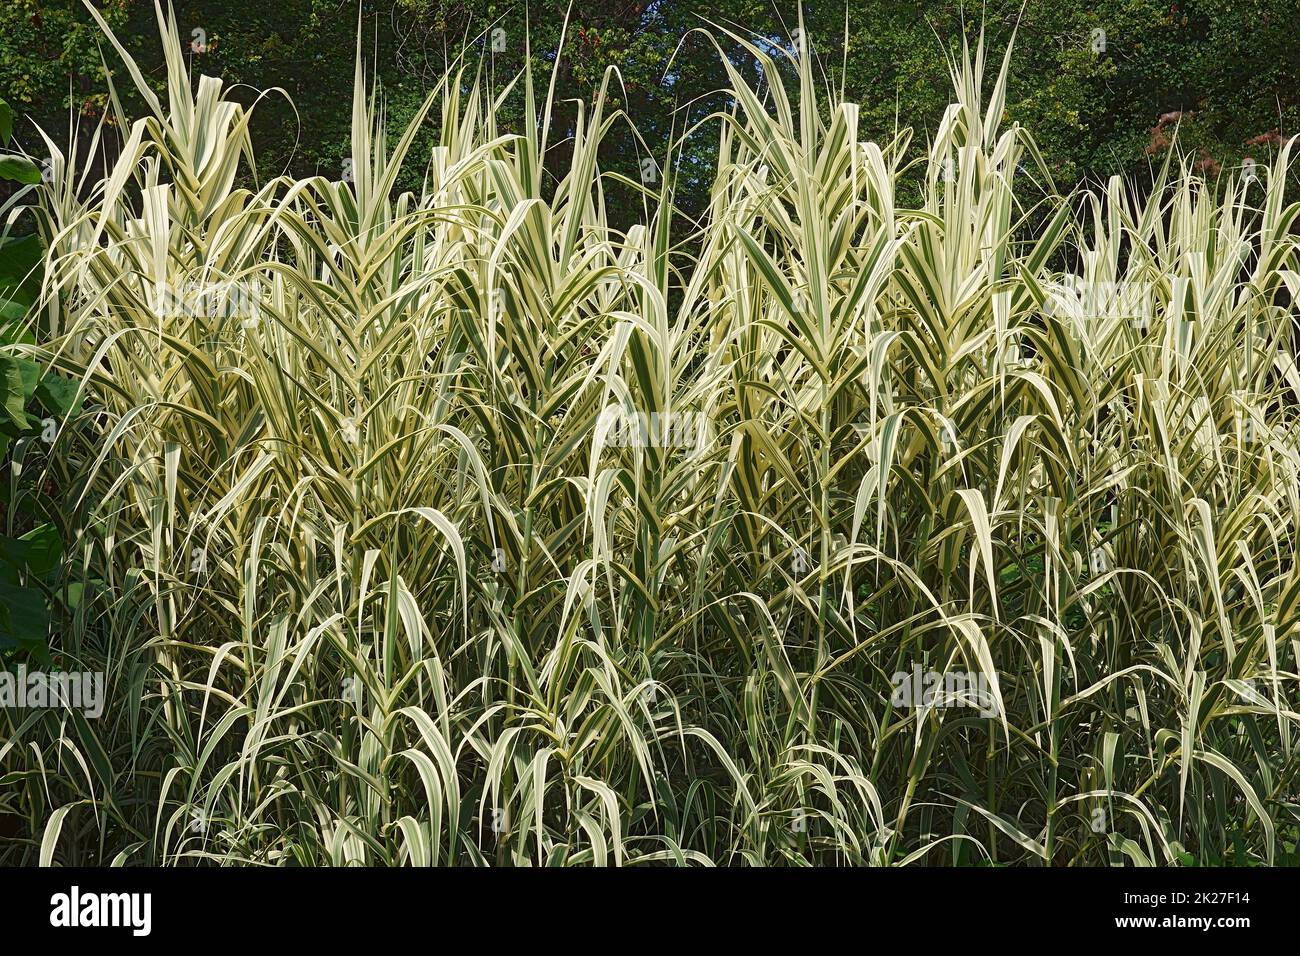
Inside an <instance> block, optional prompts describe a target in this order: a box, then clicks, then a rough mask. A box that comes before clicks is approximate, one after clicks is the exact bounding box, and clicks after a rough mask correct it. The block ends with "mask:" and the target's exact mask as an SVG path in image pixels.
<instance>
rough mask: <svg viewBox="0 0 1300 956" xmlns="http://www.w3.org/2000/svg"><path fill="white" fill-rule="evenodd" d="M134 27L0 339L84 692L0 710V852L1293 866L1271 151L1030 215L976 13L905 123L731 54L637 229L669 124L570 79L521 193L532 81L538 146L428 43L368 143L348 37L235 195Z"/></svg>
mask: <svg viewBox="0 0 1300 956" xmlns="http://www.w3.org/2000/svg"><path fill="white" fill-rule="evenodd" d="M160 23H161V25H162V28H163V33H164V35H165V37H166V38H167V39H166V40H165V42H166V44H167V56H168V64H169V74H168V84H169V85H168V96H167V98H166V101H165V102H163V101H159V100H158V99H156V98H155V97H154V96H153V94H152V93H150V92H149V90H148V87H147V85H146V84H145V83H144V81H143V78H142V77H140V76H139V75H138V73H136V72H134V68H133V66H132V64H130V63H129V62H128V64H127V66H128V70H131V71H132V76H133V78H134V80H135V82H136V83H137V85H138V86H139V90H140V95H141V96H143V97H144V99H145V100H146V102H147V104H148V108H149V113H148V115H146V116H145V117H144V118H143V119H139V120H136V121H134V122H132V121H130V120H128V119H127V118H126V117H122V118H121V126H120V128H121V131H122V135H123V139H124V143H123V146H122V150H121V154H120V156H119V157H118V158H117V160H116V161H115V163H114V164H113V166H112V168H111V169H110V170H109V171H108V174H107V175H106V177H105V178H104V179H103V180H101V181H96V182H86V181H84V179H85V177H79V176H78V175H77V171H76V170H74V169H71V168H69V166H68V165H67V163H66V161H65V160H64V158H63V153H62V152H60V151H59V150H58V149H57V148H56V146H55V144H54V143H52V142H51V143H50V144H49V147H50V150H51V152H52V154H53V155H54V157H55V159H54V164H53V166H54V177H53V183H52V185H50V186H49V187H42V188H41V189H40V190H39V193H40V200H39V207H38V208H37V210H36V215H37V217H38V219H39V226H40V229H41V231H42V234H43V235H44V237H45V239H46V241H47V244H48V255H47V258H46V264H45V265H46V272H47V274H46V280H45V287H44V296H43V302H44V304H45V314H46V318H47V323H46V324H47V325H48V327H49V332H48V334H46V335H43V336H42V337H41V338H40V340H39V341H37V342H36V343H34V344H29V345H24V346H18V347H17V348H19V349H20V350H22V351H23V353H24V354H26V355H28V356H34V357H37V358H39V359H40V360H41V361H43V362H45V363H47V364H49V365H51V366H52V367H54V368H55V369H57V370H59V371H60V372H62V373H63V374H66V375H69V376H72V377H74V378H75V379H76V380H77V381H78V382H80V384H81V389H82V402H81V407H80V411H79V412H78V413H77V415H76V416H75V417H73V418H70V419H69V420H66V421H63V422H61V423H59V430H58V435H57V438H56V440H55V441H54V442H53V444H52V445H50V446H48V449H43V450H40V452H39V454H40V455H41V456H43V457H41V458H40V459H39V462H37V463H36V464H33V463H32V462H31V461H29V462H28V463H27V466H26V467H28V468H33V467H41V468H47V469H48V470H49V471H50V474H51V475H52V476H53V477H54V478H55V479H57V480H55V481H54V484H55V485H57V487H59V488H60V489H61V493H62V494H64V495H65V496H66V523H67V529H66V530H67V533H68V534H69V535H71V536H73V537H74V539H75V545H74V546H73V547H71V548H70V549H69V560H70V561H71V562H72V566H73V567H74V569H75V570H76V573H77V575H78V576H79V578H80V579H81V580H84V581H85V582H86V591H85V597H84V598H83V600H82V601H81V602H80V603H79V604H78V607H77V613H76V614H75V615H73V616H71V617H70V618H69V620H68V621H67V622H66V626H65V627H64V628H63V629H62V630H61V631H60V632H59V633H57V634H55V635H54V636H53V637H52V639H51V646H52V649H53V650H54V652H55V653H56V654H57V656H58V657H59V659H60V660H62V661H63V662H64V664H65V666H66V667H68V668H72V667H76V668H78V669H84V670H102V671H104V672H105V674H106V677H107V685H108V695H109V697H108V703H107V706H106V707H105V710H104V713H103V715H102V716H101V717H100V718H99V719H98V720H86V719H83V718H81V717H80V716H79V715H75V716H74V715H70V714H69V713H68V712H67V711H59V710H53V711H50V710H47V711H23V710H8V711H3V712H0V782H2V783H3V787H0V814H5V815H8V816H9V818H10V819H17V820H19V821H21V829H22V831H23V833H24V836H22V837H20V838H18V839H15V840H13V841H10V842H9V843H8V844H7V845H6V846H5V847H4V848H3V849H0V861H3V862H7V863H16V862H26V863H35V862H37V861H38V860H53V861H57V862H68V863H71V862H82V863H87V862H91V863H110V862H114V863H127V864H140V863H149V864H172V863H189V862H195V861H214V862H221V863H226V864H237V863H259V864H285V863H302V864H323V863H333V864H344V863H367V864H430V863H433V864H447V863H457V864H485V863H493V864H528V865H554V864H591V863H595V864H602V863H621V864H634V863H648V862H665V863H687V864H718V865H723V864H777V863H791V864H805V863H819V864H826V863H846V864H943V863H954V862H955V863H963V864H984V863H997V864H1006V863H1022V864H1023V863H1031V864H1046V863H1052V864H1089V865H1097V864H1108V863H1140V864H1145V863H1154V864H1179V863H1189V862H1193V861H1196V862H1202V863H1204V862H1239V863H1247V862H1249V863H1256V862H1261V863H1268V862H1282V861H1283V860H1285V859H1286V858H1287V856H1288V854H1289V853H1291V852H1293V850H1294V842H1295V840H1296V828H1297V820H1298V819H1300V784H1298V783H1297V769H1298V767H1300V764H1298V763H1297V760H1296V756H1297V746H1298V741H1297V739H1296V734H1297V732H1298V731H1297V721H1300V715H1298V714H1297V713H1296V709H1295V704H1296V698H1297V695H1298V694H1300V686H1298V683H1297V654H1298V651H1300V631H1298V630H1297V605H1298V604H1300V569H1298V568H1297V566H1296V562H1295V551H1296V539H1297V532H1298V530H1300V527H1298V523H1300V475H1298V472H1300V431H1298V430H1297V427H1296V424H1297V422H1296V419H1297V396H1298V395H1300V370H1298V369H1297V366H1296V346H1295V342H1296V337H1295V329H1296V322H1297V309H1296V305H1295V302H1296V299H1297V296H1298V295H1300V241H1298V239H1297V236H1296V232H1295V228H1294V225H1295V222H1296V218H1297V215H1298V214H1300V208H1298V207H1297V206H1295V205H1292V206H1286V205H1285V204H1284V201H1283V196H1284V190H1285V186H1286V181H1287V177H1288V175H1289V171H1290V156H1291V154H1290V145H1289V144H1288V145H1287V146H1286V148H1284V149H1283V150H1282V151H1281V153H1280V155H1278V156H1277V158H1276V161H1275V162H1274V163H1273V164H1272V166H1271V168H1263V166H1262V164H1261V168H1260V169H1259V170H1258V171H1257V172H1256V171H1254V170H1252V171H1251V173H1250V174H1249V175H1240V174H1233V175H1225V177H1224V178H1223V179H1222V180H1221V181H1217V182H1211V183H1207V182H1204V181H1202V180H1201V179H1200V178H1198V177H1197V176H1195V175H1193V174H1192V172H1191V170H1190V166H1187V165H1183V166H1180V165H1178V163H1177V162H1172V163H1171V164H1170V165H1169V166H1167V167H1166V168H1164V169H1162V170H1158V171H1157V175H1156V178H1155V183H1154V186H1153V187H1151V188H1149V189H1144V190H1142V191H1140V192H1139V191H1138V190H1137V189H1135V188H1132V187H1130V186H1129V185H1127V184H1125V183H1123V182H1120V181H1118V180H1113V181H1111V182H1109V183H1107V184H1105V186H1104V187H1103V188H1099V189H1097V190H1096V191H1081V192H1079V193H1078V194H1076V195H1073V196H1070V197H1057V196H1054V195H1044V194H1043V193H1042V192H1041V190H1036V189H1035V186H1034V183H1035V172H1036V169H1037V167H1038V162H1039V160H1038V157H1037V153H1036V150H1035V148H1034V145H1033V141H1032V139H1031V138H1030V137H1029V136H1028V134H1027V133H1026V131H1025V130H1023V129H1020V128H1018V127H1011V128H1006V129H1004V128H1002V125H1001V118H1002V115H1003V96H1004V90H1005V77H1006V65H1005V62H1004V64H1003V66H1002V69H1001V71H1000V72H999V74H998V75H997V76H996V78H994V79H992V80H991V82H987V83H985V82H982V78H983V76H984V73H985V70H984V53H983V49H982V46H981V48H980V49H978V50H976V51H975V52H974V53H973V54H971V55H967V56H966V57H965V58H964V59H963V60H961V61H959V62H956V63H954V65H953V82H954V102H953V103H952V105H951V106H950V107H949V108H948V110H947V111H946V113H945V114H944V116H943V119H942V122H941V123H940V125H939V126H938V127H937V129H936V131H935V132H934V134H933V139H932V142H931V143H930V144H929V147H928V149H924V150H922V149H920V148H918V147H916V146H914V145H913V144H912V143H911V137H910V134H908V133H906V132H904V133H902V134H900V135H899V136H898V137H897V138H896V139H895V140H894V141H892V142H889V143H885V144H876V143H870V142H860V141H859V139H858V133H857V129H856V121H857V115H858V113H857V107H856V106H855V105H854V104H852V103H845V102H840V101H839V100H838V99H836V98H834V95H833V93H832V94H828V93H827V92H826V91H825V90H823V89H821V88H820V87H819V86H818V85H817V84H815V82H814V71H813V67H812V65H810V63H809V62H808V59H807V57H805V56H800V55H794V56H792V57H791V60H792V65H793V68H794V70H795V71H796V74H797V78H798V89H797V90H796V89H790V90H786V89H784V88H783V87H782V85H781V81H780V77H781V75H782V74H781V71H780V70H778V69H777V67H776V65H775V64H773V63H772V62H771V60H770V58H769V57H770V56H780V55H782V54H780V53H779V52H773V51H771V50H769V49H768V48H767V47H763V46H756V45H748V47H747V48H748V50H749V51H750V53H752V55H753V56H754V57H755V58H757V59H758V61H759V62H760V63H762V64H763V65H764V69H763V76H764V77H765V83H764V89H763V93H762V94H758V93H755V92H754V91H753V90H752V89H751V87H750V85H748V83H747V81H746V80H745V79H744V78H742V77H741V76H740V75H738V74H736V73H735V72H734V71H733V72H732V74H731V78H732V82H733V88H732V90H731V94H732V95H733V96H734V102H735V108H734V110H733V111H732V112H730V113H728V114H727V115H722V116H715V117H711V118H709V119H708V120H707V121H706V122H704V123H702V124H701V125H700V126H699V127H697V128H694V129H692V130H690V131H689V133H688V135H693V136H703V135H711V136H718V137H720V143H721V148H720V157H721V158H720V160H719V166H718V169H717V170H716V174H715V178H714V181H713V186H712V194H711V195H712V199H711V203H710V208H709V211H708V215H707V217H706V218H705V219H704V220H703V221H702V222H700V223H699V224H698V228H695V226H692V227H691V228H690V229H688V230H687V231H689V232H691V236H690V239H689V241H687V242H684V243H683V242H677V241H675V240H674V238H673V237H675V236H679V235H680V234H681V230H679V229H677V228H676V224H675V223H674V222H673V219H672V217H673V201H672V200H673V179H674V173H673V166H674V164H673V157H672V156H668V157H661V158H660V161H659V171H660V175H658V176H656V177H651V178H653V180H654V182H653V183H652V184H650V185H644V184H641V183H625V182H620V183H618V184H615V183H614V182H613V180H612V178H610V177H607V176H605V175H603V174H602V172H601V170H600V169H599V168H598V166H597V163H596V154H597V147H598V145H599V143H600V142H601V140H602V137H606V136H607V135H610V134H611V130H613V129H615V128H618V129H620V130H621V129H622V128H623V127H622V125H621V124H622V122H623V119H624V118H622V117H619V116H617V115H611V113H610V111H608V110H607V109H606V107H605V96H604V90H603V89H602V90H601V91H599V92H598V93H597V95H596V97H595V98H594V102H593V103H592V104H591V105H590V106H589V107H587V108H585V109H584V110H583V111H582V113H581V116H580V120H579V122H578V124H577V126H576V128H575V129H573V130H572V142H571V144H570V145H571V147H572V164H571V166H570V167H569V169H568V170H567V172H566V174H565V176H564V177H563V179H562V180H560V181H559V182H554V183H553V182H547V181H546V180H545V177H544V175H543V164H542V157H543V155H544V152H545V151H546V149H547V146H548V144H553V140H554V139H555V138H556V136H557V134H556V132H555V131H554V130H552V129H550V128H549V125H548V119H547V118H548V117H549V116H550V115H551V110H550V107H551V102H550V98H549V97H546V96H543V95H542V91H540V90H535V89H534V85H533V78H532V77H531V76H529V75H525V76H522V77H520V78H518V80H517V81H516V83H517V84H518V85H520V86H522V88H523V90H524V94H525V96H526V98H527V102H528V112H529V114H530V115H532V114H534V113H535V114H536V115H538V116H539V117H540V122H539V124H538V125H537V127H535V128H529V129H527V130H525V131H524V133H523V134H522V135H505V134H503V133H502V132H501V131H500V130H498V129H497V128H496V126H495V124H494V119H493V115H494V113H493V99H492V98H493V97H494V96H504V95H506V94H507V92H508V91H503V90H497V91H489V90H488V89H487V88H486V87H484V86H481V85H480V84H477V83H476V82H474V80H473V77H472V75H471V74H469V73H465V74H461V75H456V76H451V77H449V78H448V79H447V81H446V82H445V83H444V84H443V86H442V88H441V89H440V90H439V92H438V93H437V94H436V97H435V98H434V99H431V101H430V103H429V104H427V105H426V108H425V111H424V112H422V113H421V115H420V116H419V117H417V124H418V123H422V122H426V121H428V120H427V117H428V116H433V115H437V116H440V117H441V120H440V123H441V133H440V137H439V141H438V145H437V146H436V147H435V148H434V150H433V152H432V155H430V156H427V157H426V156H418V157H416V156H411V155H408V146H409V144H410V142H411V141H412V138H413V136H414V132H415V127H412V129H411V131H410V132H408V133H407V135H405V136H404V137H403V138H402V139H401V141H400V142H397V143H396V144H393V145H390V144H389V143H387V142H386V141H385V137H384V135H383V133H382V129H383V117H382V108H381V107H380V106H379V104H378V101H377V99H376V98H375V97H374V96H371V95H367V84H366V81H365V79H364V77H363V76H362V72H361V68H360V66H358V72H357V80H356V89H357V95H356V99H355V102H354V104H353V107H352V139H353V152H352V160H353V161H352V164H351V169H352V174H353V175H352V176H351V177H350V179H351V181H348V180H343V181H335V180H332V179H328V178H313V179H304V180H289V179H285V178H275V179H270V180H269V181H266V182H265V184H264V185H260V186H258V187H255V188H254V189H247V188H242V187H239V186H237V183H239V182H241V181H242V180H241V179H240V174H241V172H247V171H249V170H252V169H253V168H254V157H253V150H252V147H251V144H250V141H249V138H248V136H247V133H246V130H247V123H248V119H249V113H248V112H247V111H246V110H245V109H244V108H242V107H240V106H239V105H237V104H235V103H234V102H233V101H231V100H229V99H226V98H225V92H224V91H223V89H222V85H221V83H220V81H218V80H217V79H214V78H212V77H206V76H205V77H202V78H200V79H199V80H198V81H197V84H191V82H190V80H189V79H188V77H187V72H186V68H185V66H184V62H183V60H182V56H181V51H180V48H179V46H178V43H177V41H176V40H175V37H176V35H177V32H178V31H177V29H176V27H175V25H174V24H173V23H169V22H167V20H166V18H165V17H164V16H163V15H162V14H161V13H160ZM736 39H737V41H738V42H744V41H743V38H739V37H738V38H736ZM119 54H120V55H123V56H124V55H125V54H124V51H121V50H120V48H119ZM828 96H829V100H828ZM434 106H437V110H436V111H435V110H434V109H433V107H434ZM566 135H568V133H567V132H566ZM403 162H406V163H413V162H414V163H419V164H427V176H426V179H425V186H424V188H423V190H422V191H421V192H420V193H419V194H418V195H412V194H402V195H396V196H394V195H393V190H392V188H391V187H392V184H393V182H394V180H395V178H396V176H397V173H398V170H399V167H400V166H401V164H402V163H403ZM909 164H920V167H921V168H922V169H923V170H925V200H924V204H923V207H922V208H917V209H909V208H900V207H899V206H897V205H896V204H895V184H896V183H897V182H898V181H899V179H900V177H901V175H902V172H903V169H904V168H905V167H907V166H908V165H909ZM612 188H630V189H644V190H646V208H647V212H646V217H645V220H644V222H643V223H641V224H639V225H636V226H633V227H632V228H631V229H629V230H627V231H625V232H624V231H618V230H616V229H614V228H613V227H612V226H611V225H610V224H609V222H608V220H607V217H606V216H605V214H604V203H603V197H604V194H605V191H606V190H607V189H612ZM629 423H631V427H629ZM35 455H36V452H33V456H35ZM928 672H935V673H938V674H947V675H949V677H950V678H951V677H952V676H954V675H956V676H957V677H958V678H959V679H958V680H957V681H956V682H954V681H952V680H946V681H945V686H947V687H948V689H949V690H950V691H951V692H952V693H950V694H948V695H944V694H942V693H940V694H939V696H937V697H926V696H924V695H922V696H921V697H920V698H918V697H917V695H916V694H915V693H910V692H914V691H916V690H917V688H918V685H919V684H920V681H919V680H918V681H916V682H914V681H913V680H912V678H911V677H910V676H909V678H908V679H907V680H906V681H900V680H899V679H898V678H896V676H895V675H898V674H908V675H911V674H913V673H915V674H916V675H918V677H919V676H920V675H922V674H923V673H928ZM963 681H964V682H965V683H964V684H963V683H962V682H963ZM962 687H965V689H966V690H965V691H963V690H962ZM954 688H956V689H955V690H954ZM941 690H942V688H941ZM900 693H901V696H900ZM973 697H978V698H979V699H978V700H974V699H972V698H973ZM958 698H960V699H958Z"/></svg>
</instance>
